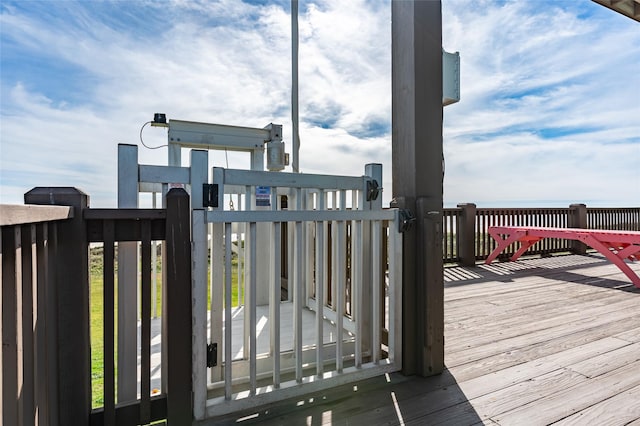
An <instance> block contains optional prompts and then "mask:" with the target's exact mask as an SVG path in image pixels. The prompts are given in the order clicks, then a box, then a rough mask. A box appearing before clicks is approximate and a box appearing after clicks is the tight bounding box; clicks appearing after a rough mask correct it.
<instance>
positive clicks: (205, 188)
mask: <svg viewBox="0 0 640 426" xmlns="http://www.w3.org/2000/svg"><path fill="white" fill-rule="evenodd" d="M202 207H218V184H217V183H203V184H202Z"/></svg>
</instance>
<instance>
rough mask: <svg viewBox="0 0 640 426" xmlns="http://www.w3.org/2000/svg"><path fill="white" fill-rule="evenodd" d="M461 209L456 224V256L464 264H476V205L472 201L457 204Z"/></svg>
mask: <svg viewBox="0 0 640 426" xmlns="http://www.w3.org/2000/svg"><path fill="white" fill-rule="evenodd" d="M458 208H460V209H462V214H461V215H460V220H459V221H458V223H457V224H456V226H457V227H458V229H457V230H456V232H458V234H459V236H458V238H457V240H458V244H459V246H458V256H460V263H461V264H462V265H464V266H475V264H476V205H475V204H473V203H467V204H458Z"/></svg>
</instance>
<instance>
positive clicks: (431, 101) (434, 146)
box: [391, 0, 444, 375]
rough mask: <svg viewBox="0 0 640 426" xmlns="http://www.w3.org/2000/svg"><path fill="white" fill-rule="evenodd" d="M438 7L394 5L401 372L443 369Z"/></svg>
mask: <svg viewBox="0 0 640 426" xmlns="http://www.w3.org/2000/svg"><path fill="white" fill-rule="evenodd" d="M441 14H442V12H441V2H440V0H435V1H413V0H412V1H399V0H396V1H393V2H392V3H391V43H392V65H391V69H392V121H393V123H392V164H393V197H394V198H395V201H396V205H397V206H398V207H400V208H406V209H409V210H411V211H412V212H413V213H414V214H415V216H416V218H417V220H416V226H414V227H413V229H412V230H410V231H409V232H406V233H405V235H404V243H403V257H404V258H403V309H402V312H403V322H402V324H403V333H402V334H403V335H402V341H403V350H402V354H403V362H402V366H403V372H404V373H405V374H420V375H431V374H437V373H440V372H442V370H443V368H444V336H443V335H444V313H443V308H444V283H443V281H444V279H443V261H442V238H441V237H442V177H443V176H442V22H441Z"/></svg>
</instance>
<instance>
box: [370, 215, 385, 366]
mask: <svg viewBox="0 0 640 426" xmlns="http://www.w3.org/2000/svg"><path fill="white" fill-rule="evenodd" d="M380 233H381V224H380V221H377V220H374V221H373V222H371V246H372V247H371V250H372V260H371V267H372V268H373V270H372V273H371V276H372V277H373V291H372V292H371V301H372V308H371V309H372V315H371V323H372V331H373V340H372V343H371V349H372V350H371V352H372V355H373V357H372V359H373V362H374V363H377V362H378V361H379V360H380V340H381V339H380V332H381V327H380V324H381V314H382V313H381V312H380V302H381V300H380V289H381V287H382V283H383V280H382V277H381V276H380V269H381V261H382V259H381V257H382V256H381V249H382V241H381V235H380Z"/></svg>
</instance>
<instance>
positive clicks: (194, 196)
mask: <svg viewBox="0 0 640 426" xmlns="http://www.w3.org/2000/svg"><path fill="white" fill-rule="evenodd" d="M190 160H191V161H190V167H189V172H190V174H189V186H190V188H191V191H190V195H191V197H190V201H191V209H192V210H193V209H202V208H204V206H203V204H202V201H203V200H202V195H203V194H202V185H203V184H205V183H208V182H209V155H208V152H207V151H200V150H196V149H193V150H191V158H190Z"/></svg>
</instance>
